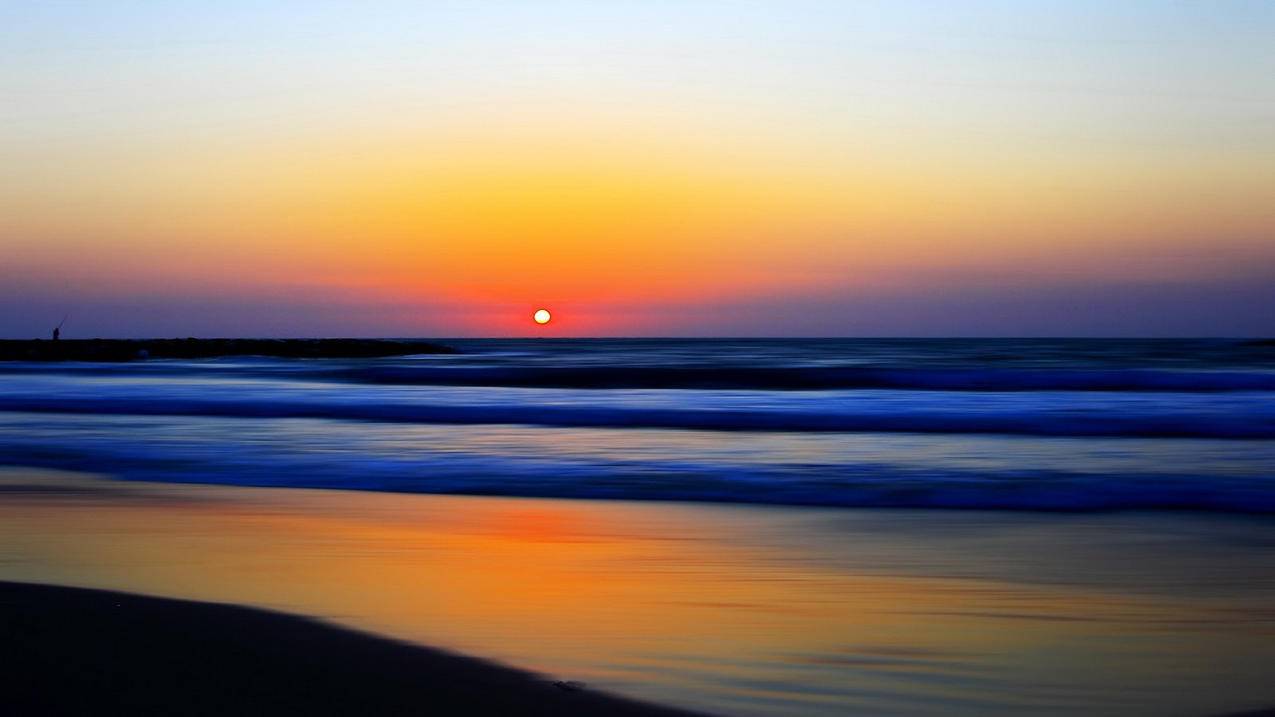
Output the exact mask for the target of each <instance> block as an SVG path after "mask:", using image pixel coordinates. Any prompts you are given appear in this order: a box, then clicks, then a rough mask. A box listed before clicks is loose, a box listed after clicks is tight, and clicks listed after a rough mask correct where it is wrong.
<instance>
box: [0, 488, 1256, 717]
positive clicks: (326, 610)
mask: <svg viewBox="0 0 1275 717" xmlns="http://www.w3.org/2000/svg"><path fill="white" fill-rule="evenodd" d="M0 495H2V496H3V500H0V579H6V580H26V581H36V582H48V583H57V584H69V585H81V586H91V587H102V588H111V589H118V590H125V591H132V592H141V593H149V594H155V595H163V596H172V597H184V598H194V599H199V600H213V601H225V602H233V603H241V604H251V605H258V606H266V607H271V608H276V609H281V610H286V611H291V612H297V613H303V614H307V615H313V616H319V617H324V618H327V619H330V620H333V621H336V622H340V623H343V624H347V625H351V626H355V627H358V628H362V629H367V630H372V631H375V632H380V633H385V634H389V635H393V636H396V637H400V638H404V639H409V640H416V641H420V642H423V643H427V644H431V645H436V646H440V647H446V648H452V649H456V650H461V651H465V652H469V653H472V654H475V655H479V656H484V657H489V658H494V659H497V660H501V661H506V662H509V663H512V664H515V665H518V666H522V667H527V668H530V669H534V670H538V671H541V672H545V673H547V674H550V675H553V676H555V677H562V678H568V679H577V680H583V681H585V682H588V683H590V684H592V685H596V686H598V687H602V688H606V689H611V690H614V691H619V692H624V693H628V694H632V695H636V696H640V697H644V698H647V699H652V700H656V701H664V702H668V703H673V704H681V705H686V706H692V707H700V708H704V709H709V710H716V711H718V712H722V713H728V714H759V715H760V714H784V713H793V712H800V713H803V714H841V713H845V712H847V711H854V710H861V711H864V712H868V713H872V714H883V713H892V712H893V713H913V714H915V713H926V712H933V713H937V712H944V713H950V712H953V711H955V712H978V713H995V712H1000V713H1016V712H1017V713H1021V712H1023V711H1031V712H1033V713H1049V712H1078V711H1085V712H1091V713H1104V712H1105V713H1125V714H1130V713H1148V714H1150V713H1161V712H1164V711H1165V710H1167V709H1171V710H1173V711H1183V712H1190V711H1195V712H1208V711H1220V710H1224V709H1240V708H1247V707H1255V706H1260V705H1263V704H1267V703H1270V702H1275V688H1272V687H1271V686H1270V685H1269V680H1267V679H1266V675H1265V672H1266V671H1265V670H1264V668H1263V664H1269V661H1270V660H1271V659H1272V658H1275V640H1273V639H1272V638H1273V637H1275V613H1272V611H1271V610H1270V609H1269V607H1267V606H1269V605H1270V604H1273V603H1275V600H1272V598H1273V597H1275V584H1273V583H1275V579H1272V578H1271V577H1270V576H1272V575H1275V557H1272V555H1271V554H1272V552H1275V551H1270V550H1269V547H1270V546H1271V545H1273V544H1275V525H1272V524H1270V523H1269V522H1261V521H1249V522H1247V523H1244V524H1243V525H1242V526H1241V528H1242V534H1243V535H1244V536H1247V539H1248V541H1249V542H1248V544H1247V545H1245V544H1242V543H1239V542H1237V541H1234V540H1230V539H1229V536H1230V535H1231V533H1232V532H1236V531H1239V530H1240V529H1239V528H1228V525H1231V523H1228V522H1227V521H1226V520H1223V519H1215V518H1207V517H1201V516H1167V517H1166V516H1158V517H1157V516H1087V517H1084V518H1076V517H1074V516H1048V515H1041V516H1026V517H1024V516H1023V515H1021V514H1018V515H1015V514H988V513H967V514H958V513H916V512H908V511H877V512H870V511H847V510H811V509H807V510H800V509H785V508H758V507H732V506H697V505H687V504H641V503H632V502H611V501H560V500H541V499H518V498H485V497H484V498H475V497H453V496H423V495H401V494H377V493H360V492H344V491H309V490H295V489H285V490H273V489H242V488H227V487H210V486H177V485H168V484H141V483H121V482H113V481H106V480H97V479H94V478H92V477H91V476H82V475H73V474H53V473H37V472H33V471H8V472H4V473H0ZM1227 520H1230V521H1232V523H1233V522H1234V521H1236V520H1240V521H1243V520H1246V519H1237V518H1231V519H1227ZM1228 531H1230V532H1228ZM1263 576H1265V577H1263ZM1209 581H1212V582H1213V583H1214V584H1215V585H1220V586H1222V587H1221V589H1218V590H1210V589H1209Z"/></svg>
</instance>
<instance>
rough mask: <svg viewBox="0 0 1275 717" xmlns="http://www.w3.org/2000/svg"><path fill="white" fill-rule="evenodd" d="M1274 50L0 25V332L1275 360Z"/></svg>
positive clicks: (597, 33)
mask: <svg viewBox="0 0 1275 717" xmlns="http://www.w3.org/2000/svg"><path fill="white" fill-rule="evenodd" d="M263 6H268V7H263ZM1272 37H1275V3H1271V2H1257V1H1252V2H1244V1H1231V0H1219V1H1218V2H1207V3H1206V2H1137V1H1131V2H1121V3H1111V2H1090V1H1087V0H1076V1H1072V2H1061V1H1059V2H1054V1H1044V0H1041V1H1039V2H1026V1H1024V2H1017V1H1015V2H1008V1H1005V2H992V1H990V0H966V1H962V2H957V1H948V2H938V1H935V2H920V1H907V0H905V1H902V2H879V3H866V2H865V3H859V2H852V1H848V0H835V1H834V0H828V1H816V0H784V2H725V1H720V0H718V1H708V0H703V1H700V0H676V1H673V0H669V1H665V0H641V1H636V0H635V1H629V0H609V1H607V2H597V1H596V0H593V1H589V2H586V1H583V0H581V1H576V0H556V1H555V0H520V1H517V2H513V1H511V2H494V1H487V2H484V1H482V0H472V1H469V2H428V1H418V2H350V3H328V2H304V3H302V2H287V1H281V2H274V3H248V2H242V3H241V2H234V1H228V2H221V3H194V2H180V1H175V2H171V3H151V2H82V3H77V2H49V3H29V2H9V1H8V0H0V337H7V338H26V337H36V336H43V335H47V334H48V332H49V331H50V330H51V328H52V326H54V325H55V324H57V323H58V322H59V321H61V320H62V319H63V318H64V317H67V321H66V324H65V326H64V329H63V331H64V335H65V336H66V337H68V338H76V337H93V336H103V337H106V336H118V337H150V336H452V337H459V336H640V335H645V336H859V335H862V336H1173V335H1185V336H1259V335H1275V52H1272V51H1271V50H1270V44H1271V38H1272ZM541 307H545V308H548V309H550V310H551V311H552V312H553V315H554V320H553V321H552V322H551V323H550V324H548V325H547V326H543V327H542V326H538V325H536V324H535V323H534V322H533V321H532V320H531V315H532V312H533V311H534V310H535V309H537V308H541Z"/></svg>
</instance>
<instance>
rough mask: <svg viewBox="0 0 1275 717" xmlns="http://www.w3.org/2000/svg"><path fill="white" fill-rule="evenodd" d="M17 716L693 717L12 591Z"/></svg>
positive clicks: (132, 603) (303, 632)
mask: <svg viewBox="0 0 1275 717" xmlns="http://www.w3.org/2000/svg"><path fill="white" fill-rule="evenodd" d="M0 664H3V665H4V666H5V667H4V669H3V670H0V690H2V692H0V694H3V695H4V704H5V706H6V707H7V708H9V709H12V710H13V712H14V714H44V715H54V714H68V715H69V714H186V715H228V714H273V715H294V714H295V715H301V714H304V715H338V714H341V715H344V714H365V715H390V714H393V715H407V714H447V715H452V714H455V715H545V716H548V715H565V716H567V717H570V716H572V715H617V716H620V717H624V716H628V717H693V715H694V713H691V712H686V711H681V710H676V709H672V708H664V707H659V706H655V705H647V704H643V703H640V702H636V701H630V700H627V699H624V698H620V697H613V696H611V695H606V694H603V693H600V692H595V691H593V690H590V689H588V688H587V686H583V685H578V684H576V683H555V682H550V681H549V680H547V679H543V678H540V677H537V676H536V675H533V674H531V673H528V672H523V671H520V670H516V669H512V668H508V667H502V666H499V665H496V664H492V663H488V662H485V661H482V660H479V659H475V658H471V657H465V656H462V655H455V654H451V653H448V652H444V651H440V650H434V649H430V648H425V647H418V646H415V645H411V644H408V643H404V642H397V641H394V640H390V639H385V638H380V637H376V636H373V635H368V634H364V633H360V632H355V631H351V630H346V629H342V628H338V627H333V626H329V625H325V624H323V623H320V622H316V621H314V620H310V619H307V618H304V617H297V616H293V615H288V614H284V613H277V612H271V611H266V610H259V609H254V608H246V607H237V606H231V605H218V604H213V603H201V602H190V601H185V600H168V599H162V598H153V597H144V596H139V595H131V594H126V593H116V592H108V591H103V590H88V589H82V588H66V587H54V586H48V585H35V584H29V583H12V582H0Z"/></svg>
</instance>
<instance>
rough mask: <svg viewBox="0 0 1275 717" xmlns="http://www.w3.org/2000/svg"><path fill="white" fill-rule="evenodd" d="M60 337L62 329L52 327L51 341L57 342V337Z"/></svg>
mask: <svg viewBox="0 0 1275 717" xmlns="http://www.w3.org/2000/svg"><path fill="white" fill-rule="evenodd" d="M61 335H62V329H60V328H57V327H54V329H53V340H54V341H57V340H58V337H59V336H61Z"/></svg>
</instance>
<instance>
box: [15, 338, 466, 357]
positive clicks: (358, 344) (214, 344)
mask: <svg viewBox="0 0 1275 717" xmlns="http://www.w3.org/2000/svg"><path fill="white" fill-rule="evenodd" d="M450 353H456V350H455V349H453V348H451V347H449V346H444V345H443V344H438V343H434V342H432V341H408V340H396V339H196V338H187V339H62V340H58V341H52V340H48V339H33V340H13V339H5V340H0V361H116V362H118V361H138V360H145V359H148V358H152V359H169V358H182V359H198V358H218V357H222V356H271V357H279V358H378V357H388V356H412V355H416V354H450Z"/></svg>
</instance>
